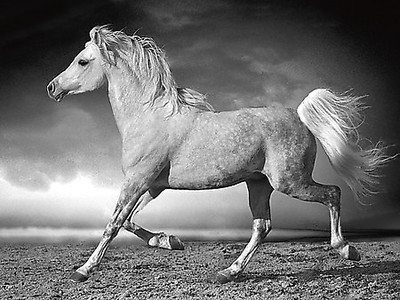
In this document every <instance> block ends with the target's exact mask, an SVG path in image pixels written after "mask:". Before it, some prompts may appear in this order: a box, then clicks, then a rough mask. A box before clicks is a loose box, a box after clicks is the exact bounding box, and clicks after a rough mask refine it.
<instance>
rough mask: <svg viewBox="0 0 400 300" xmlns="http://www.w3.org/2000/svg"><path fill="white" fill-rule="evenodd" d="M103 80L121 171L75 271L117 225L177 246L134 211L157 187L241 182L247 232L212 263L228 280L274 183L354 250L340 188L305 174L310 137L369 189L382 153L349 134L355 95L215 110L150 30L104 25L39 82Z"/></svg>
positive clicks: (71, 85)
mask: <svg viewBox="0 0 400 300" xmlns="http://www.w3.org/2000/svg"><path fill="white" fill-rule="evenodd" d="M105 82H107V83H108V96H109V100H110V103H111V107H112V110H113V113H114V117H115V121H116V124H117V126H118V129H119V132H120V134H121V137H122V166H123V172H124V175H125V181H124V183H123V186H122V190H121V194H120V196H119V199H118V202H117V205H116V207H115V210H114V213H113V215H112V217H111V220H110V221H109V223H108V224H107V226H106V228H105V231H104V234H103V237H102V239H101V241H100V243H99V245H98V246H97V248H96V249H95V250H94V252H93V254H92V255H91V256H90V258H89V259H88V260H87V262H86V263H85V264H84V265H82V266H81V267H80V268H78V269H77V270H76V272H75V273H74V274H73V275H72V276H71V278H72V279H73V280H75V281H85V280H87V279H88V277H89V275H90V273H91V272H92V271H93V270H94V269H95V268H96V267H97V266H98V265H99V264H100V261H101V259H102V258H103V256H104V254H105V252H106V250H107V248H108V246H109V244H110V242H111V241H112V239H113V238H114V237H115V236H116V235H117V234H118V231H119V230H120V228H121V227H124V228H125V229H127V230H128V231H131V232H133V233H135V234H136V235H138V236H139V237H140V238H142V239H143V240H144V241H146V242H147V243H148V244H149V245H150V246H155V247H161V248H167V249H183V244H182V242H181V241H180V240H179V239H178V238H177V237H175V236H171V235H166V234H164V233H152V232H150V231H147V230H145V229H143V228H141V227H139V226H138V225H136V224H135V223H134V221H133V217H134V216H135V214H136V213H137V212H138V211H140V210H141V209H142V208H143V207H144V206H145V205H146V204H147V203H149V202H150V201H151V200H153V199H154V198H155V197H157V196H158V195H159V194H160V193H161V192H162V191H163V190H165V189H178V190H179V189H191V190H194V189H195V190H202V189H215V188H222V187H227V186H231V185H234V184H237V183H240V182H245V183H246V185H247V188H248V192H249V206H250V210H251V213H252V216H253V228H252V235H251V239H250V241H249V243H248V244H247V246H246V247H245V249H244V250H243V252H242V253H241V255H240V256H239V257H238V258H237V259H236V261H235V262H233V264H232V265H231V266H230V267H228V268H226V269H224V270H222V271H219V272H218V274H217V276H216V278H217V280H218V281H220V282H228V281H231V280H234V279H235V277H236V276H237V275H238V274H239V273H241V272H242V271H243V270H244V268H245V267H246V265H247V264H248V262H249V260H250V259H251V257H252V256H253V254H254V252H255V251H256V249H257V248H258V246H259V245H260V244H261V242H262V241H263V240H264V238H265V237H266V236H267V234H268V233H269V232H270V230H271V217H270V205H269V199H270V195H271V193H272V191H273V190H277V191H280V192H282V193H285V194H287V195H290V196H292V197H294V198H297V199H300V200H304V201H311V202H320V203H322V204H325V205H326V206H327V207H328V209H329V212H330V218H331V245H332V247H333V248H334V249H336V250H337V251H338V252H339V254H340V255H341V256H342V257H344V258H347V259H351V260H359V259H360V255H359V253H358V251H357V250H356V249H355V248H354V247H353V246H350V245H349V244H348V243H347V242H346V241H345V240H344V238H343V236H342V233H341V228H340V188H339V187H337V186H334V185H323V184H319V183H316V182H315V181H314V180H313V178H312V176H311V175H312V171H313V166H314V161H315V156H316V140H315V138H317V139H318V140H319V141H320V142H321V144H322V146H323V148H324V150H325V151H326V154H327V155H328V157H329V159H330V162H331V164H332V166H333V167H334V168H335V170H336V171H337V172H338V173H339V174H340V175H341V176H342V177H343V178H344V179H345V180H346V182H347V183H348V185H349V186H350V187H351V188H352V190H353V191H354V192H355V194H356V195H360V194H361V195H362V194H366V193H367V194H368V193H371V192H373V191H374V189H373V186H374V184H376V183H377V182H376V173H375V170H376V169H377V167H379V166H381V165H382V164H383V163H384V162H385V161H386V158H385V156H384V155H383V154H382V149H381V147H374V148H372V149H369V150H363V149H361V148H360V147H359V146H358V145H357V142H356V141H355V140H356V139H357V137H358V133H357V130H356V127H357V124H355V121H357V119H358V118H359V117H360V113H359V111H360V109H361V108H360V102H359V97H352V96H348V95H340V96H339V95H336V94H334V93H333V92H331V91H329V90H326V89H317V90H314V91H312V92H311V93H310V94H309V95H308V96H307V97H306V98H305V99H304V100H303V102H302V103H301V104H300V105H299V107H298V108H297V111H296V110H293V109H287V108H283V107H261V108H246V109H241V110H237V111H230V112H214V111H213V110H212V107H211V105H210V104H208V103H207V102H206V101H205V97H204V96H203V95H201V94H200V93H198V92H195V91H193V90H191V89H184V88H178V87H177V85H176V83H175V81H174V79H173V77H172V75H171V71H170V68H169V65H168V63H167V61H166V59H165V55H164V53H163V51H162V50H160V48H158V47H157V46H156V45H155V43H154V42H153V40H152V39H149V38H142V37H139V36H137V35H134V36H128V35H126V34H125V33H123V32H121V31H111V30H110V29H108V28H107V27H105V26H98V27H94V28H93V29H92V30H91V31H90V41H89V42H87V43H86V46H85V48H84V49H83V50H82V51H81V52H80V53H79V54H78V55H77V56H76V57H75V59H74V60H73V61H72V63H71V64H70V66H69V67H68V68H67V69H66V70H65V71H63V72H62V73H61V74H60V75H58V76H57V77H56V78H55V79H53V80H52V81H51V82H50V83H49V85H48V86H47V90H48V94H49V96H50V97H51V98H54V99H55V100H56V101H57V102H59V101H61V100H62V99H63V98H64V96H66V95H71V94H78V93H83V92H87V91H92V90H94V89H97V88H98V87H100V86H101V85H103V84H104V83H105Z"/></svg>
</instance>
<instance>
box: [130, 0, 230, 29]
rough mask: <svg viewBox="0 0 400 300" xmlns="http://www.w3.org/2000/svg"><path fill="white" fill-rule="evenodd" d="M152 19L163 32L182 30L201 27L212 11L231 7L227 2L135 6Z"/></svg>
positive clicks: (144, 4)
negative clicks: (189, 27)
mask: <svg viewBox="0 0 400 300" xmlns="http://www.w3.org/2000/svg"><path fill="white" fill-rule="evenodd" d="M136 5H137V6H140V8H141V9H143V10H144V12H145V13H146V14H147V15H148V16H149V17H150V20H151V22H153V23H154V22H155V23H156V24H157V25H158V29H159V30H161V31H175V30H182V29H184V28H185V27H188V26H195V27H199V26H202V24H204V23H205V22H207V18H204V16H206V15H207V13H209V12H210V11H212V10H220V9H222V8H227V7H229V6H228V5H227V3H226V1H196V0H190V1H176V0H167V1H140V2H139V3H136V4H135V6H136Z"/></svg>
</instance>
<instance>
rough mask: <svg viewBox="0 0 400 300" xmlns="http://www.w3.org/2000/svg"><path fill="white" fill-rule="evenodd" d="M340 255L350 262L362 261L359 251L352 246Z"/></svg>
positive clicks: (343, 250) (346, 247)
mask: <svg viewBox="0 0 400 300" xmlns="http://www.w3.org/2000/svg"><path fill="white" fill-rule="evenodd" d="M340 255H341V256H342V257H343V258H346V259H348V260H355V261H359V260H361V255H360V253H358V251H357V249H356V248H354V247H353V246H350V245H346V246H345V247H344V248H343V249H342V251H340Z"/></svg>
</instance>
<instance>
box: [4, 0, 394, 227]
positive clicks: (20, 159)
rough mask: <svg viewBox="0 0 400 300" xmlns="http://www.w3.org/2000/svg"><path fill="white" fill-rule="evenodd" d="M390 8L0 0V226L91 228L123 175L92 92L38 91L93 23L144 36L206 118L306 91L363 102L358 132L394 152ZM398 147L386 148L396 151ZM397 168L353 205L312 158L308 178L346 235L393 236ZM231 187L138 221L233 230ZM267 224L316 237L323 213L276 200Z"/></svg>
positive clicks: (192, 196) (241, 205) (100, 220)
mask: <svg viewBox="0 0 400 300" xmlns="http://www.w3.org/2000/svg"><path fill="white" fill-rule="evenodd" d="M397 3H398V2H396V1H379V2H377V1H374V2H373V3H372V1H128V0H93V1H85V0H79V1H76V0H72V1H55V0H53V1H50V0H39V1H20V0H15V1H3V2H2V4H1V5H0V7H1V9H0V22H1V23H0V28H1V31H2V33H1V39H0V51H1V52H0V71H1V72H0V227H15V226H52V227H101V226H103V225H104V224H105V222H106V221H107V219H108V217H109V216H110V214H111V211H112V209H113V206H114V203H115V202H116V198H117V197H118V192H119V186H120V184H121V182H122V180H123V177H122V173H121V168H120V156H121V154H120V152H121V147H120V139H119V135H118V131H117V129H116V126H115V123H114V119H113V116H112V112H111V109H110V106H109V103H108V100H107V92H106V89H105V88H102V89H100V90H98V91H96V92H93V93H88V94H83V95H79V96H71V97H69V98H67V99H65V101H63V102H62V103H60V104H56V103H54V102H52V101H51V100H50V99H49V98H48V97H47V94H46V85H47V83H48V82H49V81H50V80H51V79H52V78H53V77H54V76H56V75H57V74H58V73H60V72H61V71H62V70H64V69H65V68H66V67H67V66H68V64H69V63H70V61H71V60H72V59H73V57H74V56H75V55H76V54H77V53H78V52H79V51H80V50H81V49H82V48H83V46H84V43H85V42H86V41H87V40H88V32H89V30H90V29H91V28H92V27H93V26H95V25H102V24H111V25H112V27H113V28H114V29H123V30H124V31H125V32H126V33H128V34H133V33H134V32H136V31H137V33H138V34H139V35H143V36H150V37H152V38H154V39H155V41H156V43H157V44H158V45H159V46H161V47H162V48H163V49H164V50H165V51H166V53H167V56H168V59H169V62H170V65H171V69H172V72H173V74H174V76H175V78H176V81H177V82H178V84H179V85H180V86H182V87H191V88H193V89H196V90H198V91H200V92H202V93H205V94H206V95H207V96H208V99H209V102H210V103H212V104H213V106H214V107H215V108H216V109H217V110H233V109H238V108H241V107H248V106H259V105H268V104H271V103H273V102H279V103H281V104H283V105H285V106H289V107H296V106H297V105H298V104H299V103H300V102H301V100H302V99H303V98H304V97H305V96H306V95H307V94H308V92H310V91H311V90H312V89H314V88H317V87H329V88H331V89H333V90H336V91H338V92H344V91H346V90H349V89H351V90H352V93H354V94H357V95H368V97H367V98H365V103H366V104H367V105H368V106H370V108H368V109H367V110H366V111H365V116H366V119H365V123H364V124H363V125H362V127H361V128H360V132H361V134H362V135H363V136H365V137H368V139H370V140H371V141H373V142H377V141H379V140H381V141H383V142H384V143H386V144H388V145H394V146H392V147H390V148H389V150H388V152H389V154H394V153H396V152H400V148H399V146H398V145H400V138H399V129H400V127H399V115H400V105H399V95H400V87H399V83H398V78H400V76H399V75H400V74H399V73H400V64H399V62H400V59H399V55H398V48H397V42H398V38H399V36H400V21H399V18H398V11H399V8H400V7H399V4H397ZM396 145H397V146H396ZM399 167H400V165H399V159H398V160H397V161H393V162H392V163H391V164H390V165H389V166H388V167H387V168H386V169H385V170H383V172H382V175H383V177H382V179H381V182H382V185H381V186H382V190H383V193H381V194H379V195H377V196H376V197H373V198H372V199H367V200H365V201H366V202H368V203H369V204H370V205H361V204H360V203H358V202H356V201H355V200H354V199H353V198H352V196H351V194H350V193H349V189H348V188H347V187H346V186H345V185H344V183H343V182H342V181H341V179H340V178H339V177H338V176H337V175H336V174H335V173H334V172H333V171H332V169H331V167H330V166H329V164H328V162H327V158H326V156H325V155H324V154H323V153H322V152H321V151H320V152H319V155H318V159H317V165H316V169H315V178H316V180H317V181H320V182H325V183H333V184H338V185H340V186H341V187H342V189H343V221H344V225H345V229H346V226H347V229H357V228H389V229H400V221H399V220H400V199H399V194H400V187H399V186H400V185H399V176H398V171H399V170H400V168H399ZM246 195H247V193H246V190H245V188H244V186H243V185H239V186H237V187H234V188H229V189H224V190H220V191H207V192H176V191H168V192H166V193H165V194H164V195H162V196H161V197H160V198H159V199H157V200H156V201H154V202H153V203H151V204H150V205H149V206H148V207H147V208H146V209H145V211H143V213H141V215H140V216H139V218H138V219H139V220H140V221H141V222H142V223H143V224H144V225H147V226H150V227H160V226H165V227H189V228H193V227H195V228H197V227H199V228H205V227H216V228H219V227H223V228H235V227H246V226H248V225H249V224H250V213H249V210H248V208H247V200H246ZM272 209H273V210H272V219H273V226H275V227H292V228H312V229H318V228H328V226H329V223H328V213H327V209H326V208H324V207H322V206H320V205H318V204H307V203H302V202H299V201H298V200H292V199H289V198H287V197H285V196H282V195H279V194H278V193H275V194H274V195H273V199H272Z"/></svg>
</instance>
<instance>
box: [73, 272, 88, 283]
mask: <svg viewBox="0 0 400 300" xmlns="http://www.w3.org/2000/svg"><path fill="white" fill-rule="evenodd" d="M69 279H71V280H72V281H75V282H84V281H86V280H88V279H89V276H86V275H83V274H82V273H79V272H78V271H76V272H74V273H73V274H72V275H71V276H70V277H69Z"/></svg>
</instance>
